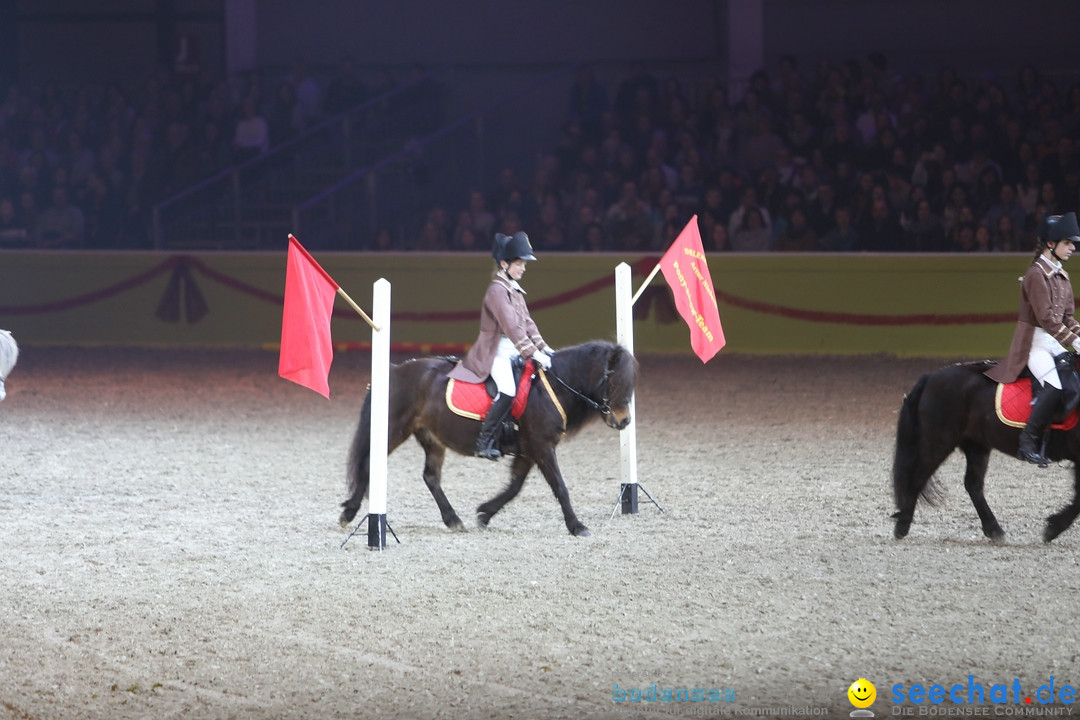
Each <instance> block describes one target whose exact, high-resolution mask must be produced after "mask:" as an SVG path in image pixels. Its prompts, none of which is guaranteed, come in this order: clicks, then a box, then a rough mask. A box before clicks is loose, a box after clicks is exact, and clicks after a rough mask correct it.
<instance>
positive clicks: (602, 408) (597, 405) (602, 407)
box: [544, 367, 615, 415]
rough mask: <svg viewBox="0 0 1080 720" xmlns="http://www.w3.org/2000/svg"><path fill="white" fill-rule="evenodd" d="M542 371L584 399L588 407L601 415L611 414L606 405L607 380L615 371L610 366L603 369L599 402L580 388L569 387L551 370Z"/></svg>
mask: <svg viewBox="0 0 1080 720" xmlns="http://www.w3.org/2000/svg"><path fill="white" fill-rule="evenodd" d="M544 372H545V373H546V374H548V375H550V376H551V377H553V378H555V380H556V381H557V382H558V383H559V384H560V385H562V386H563V387H564V388H566V389H567V390H569V391H570V392H572V393H573V394H574V395H577V396H578V397H579V398H581V399H582V400H584V401H585V404H586V405H588V406H589V407H591V408H592V409H593V410H595V411H597V412H598V413H600V414H601V415H610V414H611V406H610V405H608V380H609V379H610V378H611V376H612V374H613V373H614V372H615V371H614V370H612V369H611V368H610V367H609V368H605V370H604V381H603V382H604V398H603V399H602V400H601V401H600V402H596V401H595V400H593V399H592V398H591V397H589V396H588V395H586V394H584V393H582V392H581V391H580V390H577V389H575V388H572V387H570V386H569V385H567V384H566V381H565V380H563V379H562V378H561V377H559V376H558V375H556V374H555V373H554V372H552V371H551V370H545V371H544Z"/></svg>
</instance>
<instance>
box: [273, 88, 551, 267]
mask: <svg viewBox="0 0 1080 720" xmlns="http://www.w3.org/2000/svg"><path fill="white" fill-rule="evenodd" d="M568 78H569V70H568V69H567V68H561V69H559V70H556V71H553V72H549V73H547V74H546V75H544V76H542V77H541V78H539V79H538V80H536V81H535V82H532V83H530V85H529V87H527V88H526V89H524V90H520V91H518V92H516V93H514V94H512V95H509V96H507V97H504V98H503V99H501V100H499V101H497V102H495V103H493V104H491V105H490V106H488V107H485V108H484V109H482V110H480V111H478V112H474V113H470V114H468V115H466V116H463V117H460V118H458V119H457V120H455V121H453V122H451V123H449V124H447V125H445V126H444V127H442V128H440V129H439V130H437V131H435V132H433V133H431V134H430V135H427V136H426V137H423V138H419V139H416V140H414V141H412V142H410V143H409V144H408V145H407V146H406V147H405V148H404V149H402V150H401V151H399V152H397V153H395V154H393V155H390V156H388V157H386V158H384V159H382V160H379V161H377V162H374V163H371V164H370V165H367V166H365V167H363V168H360V169H358V170H356V171H354V172H353V173H351V174H350V175H349V176H348V177H346V178H344V179H342V180H341V181H340V182H337V183H335V184H334V185H331V186H329V187H327V188H325V189H324V190H322V191H320V192H318V193H315V194H313V195H311V196H310V197H308V198H307V199H305V200H303V201H302V202H299V203H297V204H296V205H295V206H293V208H292V217H291V222H292V227H293V231H294V232H295V233H297V235H298V236H299V235H300V233H303V238H304V239H305V240H304V241H305V244H311V246H312V247H317V248H321V249H339V250H346V249H356V250H359V249H398V250H411V249H416V248H418V247H420V248H422V247H423V246H422V241H421V239H420V234H421V232H422V227H423V225H424V223H425V221H426V219H427V215H428V213H429V212H430V210H431V209H432V208H435V207H442V208H443V209H444V210H445V211H446V212H447V213H448V214H450V218H449V219H450V221H451V222H453V220H454V218H453V213H454V212H455V211H456V210H457V209H461V208H464V207H466V204H467V201H468V194H469V190H470V189H472V188H477V189H482V190H486V189H487V186H488V185H489V184H490V180H491V178H492V176H493V175H494V174H495V172H497V170H498V169H501V168H503V167H509V168H512V169H513V170H514V172H515V173H516V174H517V176H518V177H519V178H521V180H522V181H523V182H522V184H523V185H524V186H528V184H529V182H530V180H531V178H528V177H523V175H524V173H525V172H527V171H529V170H531V169H532V168H533V167H535V165H536V154H537V148H538V147H548V148H550V147H553V146H554V143H555V140H556V138H555V137H550V138H548V137H544V138H540V137H537V136H536V135H535V134H532V133H531V134H530V135H529V136H528V139H527V141H525V142H523V141H522V138H523V135H522V131H521V128H522V125H523V123H522V122H521V118H522V117H527V118H530V119H531V120H532V122H531V123H526V125H530V124H531V125H533V126H536V127H542V128H545V131H546V132H548V133H553V132H555V131H556V128H558V126H559V120H560V119H561V117H562V112H563V108H564V102H563V101H564V98H565V83H566V81H568ZM557 80H562V81H564V84H562V85H558V87H557V88H556V87H555V85H556V82H555V81H557ZM553 93H554V94H553ZM537 132H544V131H537ZM493 164H494V166H495V167H493ZM380 233H384V234H385V235H387V236H388V240H389V243H390V244H389V246H388V247H385V248H383V247H380V246H379V245H378V241H377V239H376V238H377V236H378V235H379V234H380ZM479 240H480V242H481V243H482V244H483V245H484V246H485V247H486V243H487V242H488V241H489V238H480V239H479ZM429 249H430V248H429Z"/></svg>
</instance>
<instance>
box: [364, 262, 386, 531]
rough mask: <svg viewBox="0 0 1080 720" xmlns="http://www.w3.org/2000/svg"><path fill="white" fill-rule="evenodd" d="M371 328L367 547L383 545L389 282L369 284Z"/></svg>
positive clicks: (381, 279)
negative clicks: (369, 472)
mask: <svg viewBox="0 0 1080 720" xmlns="http://www.w3.org/2000/svg"><path fill="white" fill-rule="evenodd" d="M373 296H374V298H373V303H372V305H373V307H372V314H373V315H374V316H375V317H374V322H373V323H372V329H371V454H370V458H371V475H370V481H371V485H370V486H369V488H368V549H369V550H382V549H384V548H385V547H386V455H387V447H388V440H387V432H388V431H387V416H388V413H389V412H390V282H389V281H388V280H386V279H384V278H380V279H378V280H376V281H375V285H374V286H373Z"/></svg>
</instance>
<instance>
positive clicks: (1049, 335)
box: [986, 212, 1080, 467]
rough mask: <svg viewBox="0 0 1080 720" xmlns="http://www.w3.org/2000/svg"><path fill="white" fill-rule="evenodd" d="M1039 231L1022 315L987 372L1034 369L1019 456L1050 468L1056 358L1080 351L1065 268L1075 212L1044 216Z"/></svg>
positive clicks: (1010, 376)
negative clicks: (1042, 445) (1044, 444)
mask: <svg viewBox="0 0 1080 720" xmlns="http://www.w3.org/2000/svg"><path fill="white" fill-rule="evenodd" d="M1037 235H1038V238H1039V247H1038V249H1037V251H1036V255H1035V259H1034V260H1033V261H1032V263H1031V267H1029V268H1028V270H1027V273H1025V275H1024V277H1023V278H1022V279H1021V285H1020V315H1019V318H1018V320H1017V323H1016V331H1015V332H1014V333H1013V339H1012V345H1011V346H1010V347H1009V355H1008V357H1007V358H1005V360H1004V361H1003V362H1001V363H998V364H997V365H995V366H994V367H992V368H991V369H990V370H987V371H986V374H987V375H988V376H989V377H990V378H991V379H993V380H996V381H997V382H1001V383H1008V382H1012V381H1013V380H1015V379H1016V378H1017V377H1019V375H1020V373H1021V372H1023V370H1024V368H1025V367H1026V368H1027V369H1028V370H1029V371H1030V372H1031V376H1032V377H1033V378H1034V380H1035V382H1034V383H1033V384H1032V392H1037V396H1036V400H1035V404H1034V406H1033V407H1032V408H1031V416H1030V417H1029V418H1028V421H1027V425H1026V426H1025V427H1024V430H1023V432H1021V434H1020V448H1019V450H1018V451H1017V457H1019V458H1020V459H1021V460H1027V461H1028V462H1031V463H1035V464H1037V465H1039V466H1040V467H1046V466H1047V465H1049V464H1050V461H1049V460H1048V459H1047V458H1046V457H1044V456H1043V455H1042V452H1041V451H1040V449H1039V441H1040V439H1041V438H1042V435H1043V432H1044V431H1045V430H1046V427H1047V425H1049V424H1050V419H1051V418H1052V417H1053V414H1054V412H1055V411H1056V410H1057V407H1058V403H1059V401H1060V400H1061V396H1062V386H1061V378H1060V376H1059V375H1058V371H1057V365H1056V364H1055V358H1056V357H1058V356H1060V355H1061V354H1062V353H1065V352H1067V350H1066V348H1070V349H1072V350H1073V351H1075V352H1080V323H1078V322H1077V321H1076V318H1075V317H1073V309H1074V308H1075V300H1074V299H1073V290H1072V283H1071V282H1070V280H1069V274H1068V273H1066V272H1065V271H1064V270H1063V269H1062V267H1061V266H1062V263H1064V262H1065V261H1066V260H1068V259H1069V257H1070V256H1071V255H1072V253H1073V250H1074V249H1075V244H1076V243H1077V242H1080V228H1078V227H1077V222H1076V213H1071V212H1070V213H1066V214H1064V215H1052V216H1050V217H1048V218H1045V219H1044V220H1043V222H1042V223H1040V225H1039V229H1038V232H1037ZM1039 386H1041V388H1040V387H1039Z"/></svg>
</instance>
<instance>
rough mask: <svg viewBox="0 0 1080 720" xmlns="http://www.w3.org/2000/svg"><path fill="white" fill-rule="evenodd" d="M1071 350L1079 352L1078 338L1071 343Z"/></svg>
mask: <svg viewBox="0 0 1080 720" xmlns="http://www.w3.org/2000/svg"><path fill="white" fill-rule="evenodd" d="M1072 348H1073V352H1074V353H1080V340H1077V341H1076V342H1074V343H1073V344H1072Z"/></svg>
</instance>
